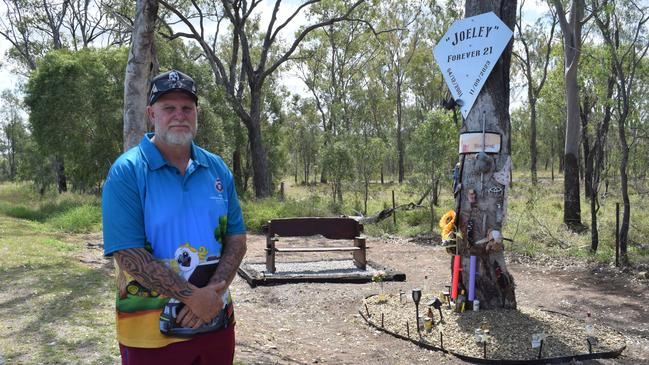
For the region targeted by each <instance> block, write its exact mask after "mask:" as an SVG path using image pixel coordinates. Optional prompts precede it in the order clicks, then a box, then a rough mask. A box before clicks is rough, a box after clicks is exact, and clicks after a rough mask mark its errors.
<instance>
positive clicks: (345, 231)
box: [263, 217, 367, 273]
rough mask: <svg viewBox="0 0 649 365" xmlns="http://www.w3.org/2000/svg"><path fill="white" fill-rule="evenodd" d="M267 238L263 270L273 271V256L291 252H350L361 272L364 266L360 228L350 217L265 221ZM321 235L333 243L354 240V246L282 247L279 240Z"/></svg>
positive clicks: (363, 246) (364, 254) (365, 264)
mask: <svg viewBox="0 0 649 365" xmlns="http://www.w3.org/2000/svg"><path fill="white" fill-rule="evenodd" d="M263 231H264V234H265V235H266V271H267V272H269V273H274V272H275V256H276V254H278V253H294V252H346V251H349V252H352V257H353V260H354V265H355V266H356V267H358V268H359V269H361V270H365V269H366V266H367V259H366V250H367V247H366V245H365V237H363V236H362V233H363V225H362V224H360V223H358V221H356V220H354V219H352V218H320V217H310V218H281V219H273V220H270V221H268V223H266V224H265V225H264V226H263ZM316 235H322V236H323V237H325V238H328V239H332V240H344V239H349V240H354V245H353V246H329V247H281V246H277V242H278V241H279V238H280V237H308V236H316Z"/></svg>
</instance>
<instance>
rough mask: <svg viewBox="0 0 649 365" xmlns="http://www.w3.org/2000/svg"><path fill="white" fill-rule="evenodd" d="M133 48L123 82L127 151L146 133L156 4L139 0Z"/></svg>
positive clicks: (153, 1)
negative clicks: (146, 110)
mask: <svg viewBox="0 0 649 365" xmlns="http://www.w3.org/2000/svg"><path fill="white" fill-rule="evenodd" d="M135 6H136V11H135V24H134V26H133V35H132V37H131V39H132V41H131V48H130V50H129V53H128V60H127V62H126V77H125V79H124V142H123V145H124V151H126V150H128V149H130V148H131V147H134V146H136V145H137V144H138V143H139V142H140V139H142V136H144V134H145V133H146V131H147V121H146V116H145V109H146V105H147V104H148V103H147V96H148V95H147V94H148V92H149V79H150V75H151V73H152V72H153V71H155V70H153V65H154V50H153V46H154V38H155V37H154V29H155V20H156V18H157V16H158V2H157V1H156V0H137V2H136V5H135Z"/></svg>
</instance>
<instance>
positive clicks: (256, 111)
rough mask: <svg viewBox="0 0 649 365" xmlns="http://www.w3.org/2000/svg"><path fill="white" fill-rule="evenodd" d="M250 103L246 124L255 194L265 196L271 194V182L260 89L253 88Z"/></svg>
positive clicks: (260, 196)
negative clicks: (262, 133)
mask: <svg viewBox="0 0 649 365" xmlns="http://www.w3.org/2000/svg"><path fill="white" fill-rule="evenodd" d="M250 104H251V105H250V120H249V122H248V123H245V125H246V127H248V141H250V158H251V160H252V185H253V186H254V188H255V196H256V197H257V198H265V197H267V196H270V194H271V186H270V185H271V184H270V176H269V174H268V156H267V154H266V149H265V148H264V143H263V140H262V137H261V104H262V96H261V91H260V90H253V92H252V93H251V96H250Z"/></svg>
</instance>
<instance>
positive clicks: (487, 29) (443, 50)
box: [433, 12, 513, 118]
mask: <svg viewBox="0 0 649 365" xmlns="http://www.w3.org/2000/svg"><path fill="white" fill-rule="evenodd" d="M512 34H513V32H512V31H511V29H509V27H508V26H507V25H505V23H503V22H502V20H500V18H498V16H496V14H494V13H493V12H489V13H484V14H480V15H476V16H472V17H470V18H465V19H461V20H457V21H455V22H453V24H452V25H451V27H450V28H449V29H448V31H447V32H446V34H444V36H443V37H442V39H441V40H440V41H439V43H438V44H437V46H435V49H434V50H433V54H434V55H435V60H436V61H437V64H438V65H439V67H440V68H441V70H442V74H443V75H444V80H445V81H446V85H448V88H449V89H450V90H451V94H452V95H453V98H454V99H455V101H456V102H457V103H458V104H459V105H460V106H461V107H460V110H461V111H462V115H463V116H464V117H465V118H466V117H467V115H468V114H469V111H471V107H472V106H473V103H474V102H475V100H476V98H477V97H478V94H479V93H480V89H482V86H483V85H484V83H485V81H486V80H487V77H488V76H489V74H490V73H491V70H492V69H493V67H494V65H495V64H496V62H497V61H498V58H499V57H500V54H501V53H502V52H503V50H504V49H505V47H506V46H507V43H509V40H510V39H511V38H512Z"/></svg>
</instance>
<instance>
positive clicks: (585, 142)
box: [579, 97, 594, 199]
mask: <svg viewBox="0 0 649 365" xmlns="http://www.w3.org/2000/svg"><path fill="white" fill-rule="evenodd" d="M591 107H592V105H591V104H590V102H589V101H588V97H586V98H585V100H584V105H583V107H581V108H580V109H581V111H580V113H579V118H580V120H581V146H582V149H581V151H582V154H583V155H584V159H583V164H584V194H585V195H586V197H588V198H589V199H590V197H591V195H592V191H593V187H592V180H593V157H594V156H593V154H592V153H591V147H590V139H589V136H588V123H589V119H590V108H591Z"/></svg>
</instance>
